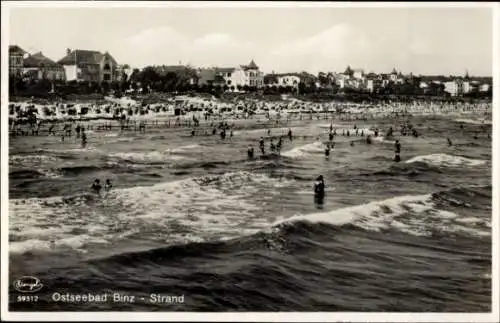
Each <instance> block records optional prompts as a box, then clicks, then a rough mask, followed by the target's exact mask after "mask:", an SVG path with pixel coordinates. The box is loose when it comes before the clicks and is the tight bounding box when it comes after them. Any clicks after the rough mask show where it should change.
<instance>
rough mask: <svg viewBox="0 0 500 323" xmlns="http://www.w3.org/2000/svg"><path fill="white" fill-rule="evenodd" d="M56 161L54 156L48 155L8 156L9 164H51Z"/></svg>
mask: <svg viewBox="0 0 500 323" xmlns="http://www.w3.org/2000/svg"><path fill="white" fill-rule="evenodd" d="M56 161H58V158H57V157H55V156H48V155H10V156H9V164H21V165H27V164H28V165H30V164H41V163H51V162H56Z"/></svg>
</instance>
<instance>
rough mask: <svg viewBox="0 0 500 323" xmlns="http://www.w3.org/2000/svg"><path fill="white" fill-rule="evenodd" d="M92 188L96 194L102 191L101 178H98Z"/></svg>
mask: <svg viewBox="0 0 500 323" xmlns="http://www.w3.org/2000/svg"><path fill="white" fill-rule="evenodd" d="M90 188H91V189H92V191H93V192H94V193H96V194H99V193H101V188H102V186H101V183H100V181H99V179H96V180H95V181H94V183H93V184H92V186H91V187H90Z"/></svg>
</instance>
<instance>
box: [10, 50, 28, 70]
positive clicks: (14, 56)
mask: <svg viewBox="0 0 500 323" xmlns="http://www.w3.org/2000/svg"><path fill="white" fill-rule="evenodd" d="M26 54H27V52H26V51H25V50H24V49H22V48H21V47H19V46H17V45H9V75H18V76H20V75H21V73H22V71H23V62H24V56H25V55H26Z"/></svg>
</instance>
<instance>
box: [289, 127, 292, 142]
mask: <svg viewBox="0 0 500 323" xmlns="http://www.w3.org/2000/svg"><path fill="white" fill-rule="evenodd" d="M288 139H290V141H292V139H293V137H292V129H291V128H288Z"/></svg>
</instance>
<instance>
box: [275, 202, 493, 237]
mask: <svg viewBox="0 0 500 323" xmlns="http://www.w3.org/2000/svg"><path fill="white" fill-rule="evenodd" d="M304 221H305V222H310V223H324V224H329V225H333V226H337V227H341V226H344V225H354V226H356V227H358V228H361V229H364V230H368V231H377V232H380V231H384V230H397V231H401V232H405V233H408V234H411V235H415V236H432V235H434V234H442V233H451V234H457V233H465V234H471V235H475V236H491V230H489V229H488V227H489V225H491V219H477V221H476V219H475V221H471V220H470V219H469V217H466V216H461V215H459V214H457V213H454V212H450V211H446V210H441V209H438V208H436V204H435V203H434V202H433V201H432V195H431V194H429V195H417V196H400V197H395V198H391V199H387V200H383V201H374V202H369V203H367V204H362V205H356V206H352V207H347V208H341V209H337V210H332V211H327V212H321V213H310V214H301V215H295V216H293V217H291V218H288V219H284V220H280V221H277V222H275V223H274V226H280V225H286V224H290V223H294V222H304Z"/></svg>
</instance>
